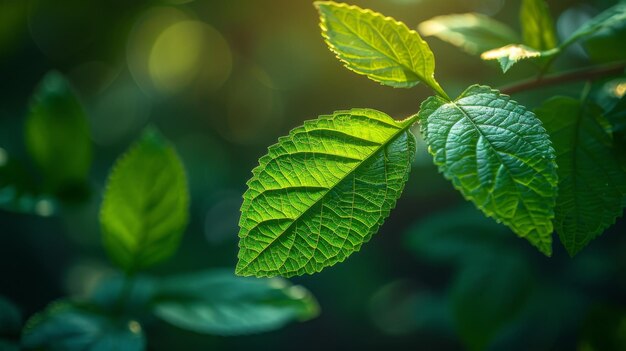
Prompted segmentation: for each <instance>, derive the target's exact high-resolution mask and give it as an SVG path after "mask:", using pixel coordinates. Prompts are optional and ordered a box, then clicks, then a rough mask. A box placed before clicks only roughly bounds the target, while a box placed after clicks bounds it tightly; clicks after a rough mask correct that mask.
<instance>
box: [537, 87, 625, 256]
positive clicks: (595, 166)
mask: <svg viewBox="0 0 626 351" xmlns="http://www.w3.org/2000/svg"><path fill="white" fill-rule="evenodd" d="M536 113H537V116H538V117H539V118H540V119H541V120H542V121H543V123H544V125H545V127H546V129H547V130H548V132H549V133H550V137H551V139H552V142H553V145H554V148H555V150H556V154H557V159H556V161H557V164H558V175H559V193H558V194H559V195H558V197H557V201H556V208H555V214H556V216H555V219H554V226H555V228H556V231H557V233H558V234H559V237H560V239H561V242H562V243H563V245H565V248H566V249H567V251H568V252H569V254H570V255H575V254H576V253H578V252H579V251H580V250H581V249H582V248H583V247H585V246H586V245H587V244H588V243H589V242H590V241H591V240H592V239H594V238H595V237H597V236H598V235H600V234H602V232H603V231H604V230H605V229H606V228H608V227H609V226H611V225H613V223H615V219H616V218H617V217H619V216H621V215H622V213H623V210H622V202H623V200H624V197H626V172H625V171H624V170H623V169H622V168H621V167H620V166H619V162H618V160H617V159H616V158H615V153H614V152H613V150H612V147H613V145H612V144H613V142H612V138H611V135H610V134H609V132H607V131H606V129H605V128H603V126H602V125H601V124H600V122H599V120H598V119H599V118H602V110H601V109H600V107H599V106H597V105H596V104H595V103H593V102H591V101H585V102H580V101H579V100H576V99H573V98H569V97H555V98H552V99H550V100H548V101H547V102H545V103H544V104H543V105H542V106H541V107H539V108H538V109H537V110H536Z"/></svg>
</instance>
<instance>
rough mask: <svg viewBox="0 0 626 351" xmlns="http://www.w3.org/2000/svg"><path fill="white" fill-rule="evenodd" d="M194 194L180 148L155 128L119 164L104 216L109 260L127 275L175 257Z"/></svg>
mask: <svg viewBox="0 0 626 351" xmlns="http://www.w3.org/2000/svg"><path fill="white" fill-rule="evenodd" d="M188 199H189V195H188V192H187V180H186V177H185V171H184V168H183V165H182V163H181V161H180V159H179V157H178V155H177V154H176V151H175V150H174V147H173V146H172V145H171V144H170V143H169V142H168V141H167V140H165V139H164V138H163V136H161V134H160V133H159V132H158V131H156V130H155V129H152V128H149V129H147V130H146V131H144V133H143V135H142V136H141V138H140V139H139V140H138V141H137V142H136V143H135V144H134V145H133V146H132V147H131V148H130V149H129V150H128V151H127V152H126V153H125V154H124V155H122V156H121V157H120V158H119V159H118V160H117V161H116V163H115V166H114V167H113V169H112V170H111V173H110V175H109V179H108V181H107V187H106V191H105V193H104V200H103V202H102V209H101V213H100V223H101V225H102V233H103V237H104V245H105V248H106V249H107V253H108V254H109V257H110V258H111V259H112V260H113V261H114V262H115V263H116V264H118V265H119V266H120V267H122V268H124V269H125V270H127V271H135V270H139V269H143V268H146V267H149V266H151V265H154V264H156V263H159V262H161V261H164V260H166V259H168V258H169V257H170V256H172V255H173V254H174V252H175V251H176V249H177V248H178V244H179V242H180V238H181V236H182V234H183V231H184V229H185V227H186V226H187V217H188V205H189V200H188Z"/></svg>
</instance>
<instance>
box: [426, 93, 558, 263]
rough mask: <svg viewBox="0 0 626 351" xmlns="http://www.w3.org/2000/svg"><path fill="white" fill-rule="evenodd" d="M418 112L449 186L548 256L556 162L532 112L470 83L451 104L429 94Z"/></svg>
mask: <svg viewBox="0 0 626 351" xmlns="http://www.w3.org/2000/svg"><path fill="white" fill-rule="evenodd" d="M419 118H420V121H421V126H422V128H421V130H422V134H423V135H424V140H425V141H426V143H427V144H428V146H429V148H428V149H429V151H430V153H431V154H432V155H433V157H434V161H435V164H436V165H437V166H438V167H439V170H440V171H441V172H442V173H443V175H444V176H445V177H446V178H447V179H450V180H451V181H452V183H453V185H454V187H455V188H457V189H458V190H459V191H460V192H461V193H462V194H463V196H464V197H465V198H466V199H468V200H470V201H472V202H474V204H476V206H477V207H478V208H479V209H480V210H482V211H483V212H484V213H485V214H486V215H487V216H490V217H493V218H495V219H496V220H497V221H500V222H502V223H504V224H505V225H507V226H508V227H509V228H511V229H512V230H513V231H514V232H515V233H516V234H517V235H519V236H521V237H523V238H526V239H528V241H530V242H531V243H532V244H533V245H535V246H536V247H537V248H538V249H539V250H540V251H541V252H543V253H544V254H546V255H548V256H549V255H551V253H552V218H554V203H555V199H556V183H557V175H556V162H555V160H554V159H555V154H554V149H552V146H551V145H550V140H549V138H548V134H547V133H546V131H545V130H544V128H543V126H542V125H541V122H540V121H539V120H538V119H537V118H536V117H535V115H534V114H533V113H532V112H529V111H527V110H526V109H525V108H524V107H523V106H521V105H519V104H518V103H517V102H515V101H513V100H510V99H509V97H508V96H507V95H502V94H500V93H499V92H498V91H496V90H492V89H490V88H489V87H485V86H477V85H474V86H471V87H469V88H468V89H467V90H465V92H463V94H461V96H459V97H458V98H457V99H456V100H454V101H452V102H447V101H445V100H443V99H441V98H439V97H434V96H433V97H430V98H428V99H427V100H426V101H425V102H424V103H422V108H421V111H420V113H419Z"/></svg>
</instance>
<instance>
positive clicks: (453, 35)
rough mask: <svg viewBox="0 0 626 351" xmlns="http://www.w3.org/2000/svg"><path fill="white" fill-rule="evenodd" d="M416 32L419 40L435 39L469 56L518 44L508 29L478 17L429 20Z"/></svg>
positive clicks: (487, 18)
mask: <svg viewBox="0 0 626 351" xmlns="http://www.w3.org/2000/svg"><path fill="white" fill-rule="evenodd" d="M417 29H418V30H419V32H420V33H421V34H422V35H423V36H435V37H437V38H439V39H441V40H443V41H446V42H448V43H450V44H452V45H454V46H458V47H460V48H461V49H463V50H465V51H466V52H468V53H470V54H479V53H481V52H484V51H487V50H491V49H495V48H498V47H501V46H505V45H508V44H512V43H517V42H519V38H518V36H517V34H516V33H515V31H514V30H513V29H511V27H509V26H507V25H506V24H504V23H502V22H499V21H496V20H494V19H493V18H491V17H488V16H485V15H482V14H480V13H463V14H453V15H446V16H437V17H433V18H431V19H429V20H427V21H424V22H422V23H420V24H419V26H418V27H417Z"/></svg>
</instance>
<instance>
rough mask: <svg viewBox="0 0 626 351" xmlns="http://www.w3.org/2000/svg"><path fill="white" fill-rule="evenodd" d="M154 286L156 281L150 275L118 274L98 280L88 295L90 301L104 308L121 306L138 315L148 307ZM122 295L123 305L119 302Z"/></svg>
mask: <svg viewBox="0 0 626 351" xmlns="http://www.w3.org/2000/svg"><path fill="white" fill-rule="evenodd" d="M155 286H156V281H155V279H154V278H152V277H147V276H133V277H125V276H124V275H122V274H119V275H115V276H111V277H108V278H104V279H103V280H102V281H100V282H99V284H98V285H97V286H96V288H95V290H94V291H93V293H92V295H91V296H90V301H91V302H92V303H94V304H95V305H97V306H100V307H101V308H102V309H105V310H114V309H120V308H121V309H123V310H125V311H126V312H129V313H131V314H133V315H138V314H141V313H143V312H145V311H146V310H148V309H149V306H150V304H151V303H152V300H153V298H154V294H155V289H156V287H155ZM124 294H125V295H124ZM122 296H125V297H124V300H123V305H122V304H120V298H121V297H122Z"/></svg>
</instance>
